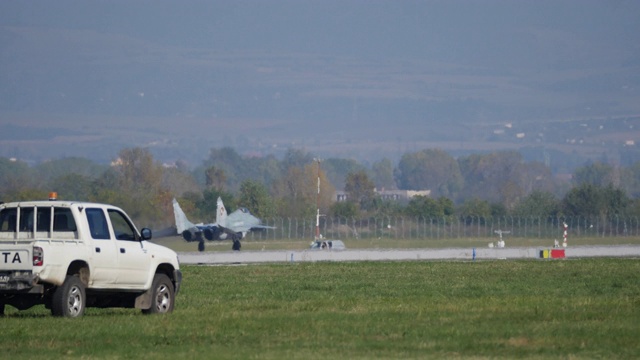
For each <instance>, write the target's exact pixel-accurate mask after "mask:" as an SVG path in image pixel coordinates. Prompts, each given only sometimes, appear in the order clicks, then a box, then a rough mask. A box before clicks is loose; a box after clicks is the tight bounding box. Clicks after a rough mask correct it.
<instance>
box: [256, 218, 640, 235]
mask: <svg viewBox="0 0 640 360" xmlns="http://www.w3.org/2000/svg"><path fill="white" fill-rule="evenodd" d="M565 223H566V224H567V227H568V232H569V236H570V237H626V236H640V222H639V218H638V217H637V216H626V217H625V216H611V217H582V216H579V217H548V218H541V217H518V216H499V217H481V216H465V217H456V216H445V217H437V218H433V217H418V218H411V217H403V216H387V217H382V218H364V219H360V218H345V217H334V218H331V217H323V218H321V221H320V233H321V234H322V236H324V237H325V238H333V239H373V238H391V239H446V238H493V237H495V236H496V234H495V231H496V230H502V231H509V237H510V238H514V237H515V238H540V239H542V238H555V239H562V237H563V233H564V224H565ZM263 224H264V225H268V226H274V227H275V229H273V230H266V231H255V232H251V233H249V234H248V235H247V236H248V237H250V238H253V239H265V240H266V239H283V238H284V239H313V237H314V235H315V227H316V222H315V218H313V219H311V218H272V219H264V221H263Z"/></svg>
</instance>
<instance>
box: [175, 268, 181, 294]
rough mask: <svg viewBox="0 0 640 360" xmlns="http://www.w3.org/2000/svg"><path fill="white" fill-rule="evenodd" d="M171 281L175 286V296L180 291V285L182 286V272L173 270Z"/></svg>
mask: <svg viewBox="0 0 640 360" xmlns="http://www.w3.org/2000/svg"><path fill="white" fill-rule="evenodd" d="M173 279H174V282H175V284H176V289H175V290H176V294H177V293H178V292H179V291H180V284H182V271H180V270H174V271H173Z"/></svg>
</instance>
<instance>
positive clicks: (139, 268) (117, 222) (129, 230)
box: [108, 209, 151, 288]
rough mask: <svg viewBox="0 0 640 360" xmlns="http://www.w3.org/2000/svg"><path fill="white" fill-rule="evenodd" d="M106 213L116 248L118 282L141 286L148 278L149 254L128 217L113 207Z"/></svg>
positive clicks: (135, 286)
mask: <svg viewBox="0 0 640 360" xmlns="http://www.w3.org/2000/svg"><path fill="white" fill-rule="evenodd" d="M108 213H109V219H111V226H112V227H113V233H114V236H115V241H116V244H117V250H118V267H119V276H118V284H120V285H125V286H127V285H128V286H130V287H131V288H139V287H142V286H143V285H144V284H145V283H146V281H147V279H148V278H149V271H150V270H149V266H150V263H151V258H150V255H149V254H147V249H145V248H144V247H143V246H142V242H141V239H140V238H139V236H138V234H137V232H136V230H135V227H134V226H133V224H132V223H131V222H130V221H129V219H128V218H127V217H126V216H125V215H124V214H123V213H121V212H120V211H117V210H114V209H109V210H108Z"/></svg>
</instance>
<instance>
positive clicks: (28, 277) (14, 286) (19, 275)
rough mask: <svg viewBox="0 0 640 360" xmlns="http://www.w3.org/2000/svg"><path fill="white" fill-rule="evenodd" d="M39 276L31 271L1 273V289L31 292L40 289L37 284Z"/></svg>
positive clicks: (4, 290) (3, 290)
mask: <svg viewBox="0 0 640 360" xmlns="http://www.w3.org/2000/svg"><path fill="white" fill-rule="evenodd" d="M37 279H38V277H37V276H36V275H33V274H32V273H31V271H11V272H2V273H0V280H1V281H0V291H2V292H5V293H6V292H16V291H19V292H31V291H30V290H34V291H36V292H37V291H38V288H39V287H37V286H35V285H36V282H37Z"/></svg>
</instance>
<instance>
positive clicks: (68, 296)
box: [51, 275, 87, 317]
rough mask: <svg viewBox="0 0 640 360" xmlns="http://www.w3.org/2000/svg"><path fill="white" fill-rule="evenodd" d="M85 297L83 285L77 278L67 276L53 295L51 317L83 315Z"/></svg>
mask: <svg viewBox="0 0 640 360" xmlns="http://www.w3.org/2000/svg"><path fill="white" fill-rule="evenodd" d="M86 303H87V296H86V293H85V289H84V284H83V283H82V281H80V278H79V277H77V276H72V275H70V276H67V278H66V279H65V280H64V283H63V284H62V285H61V286H59V287H58V288H57V289H56V290H55V292H54V293H53V298H52V299H51V314H53V316H63V317H79V316H82V314H84V308H85V305H86Z"/></svg>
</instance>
